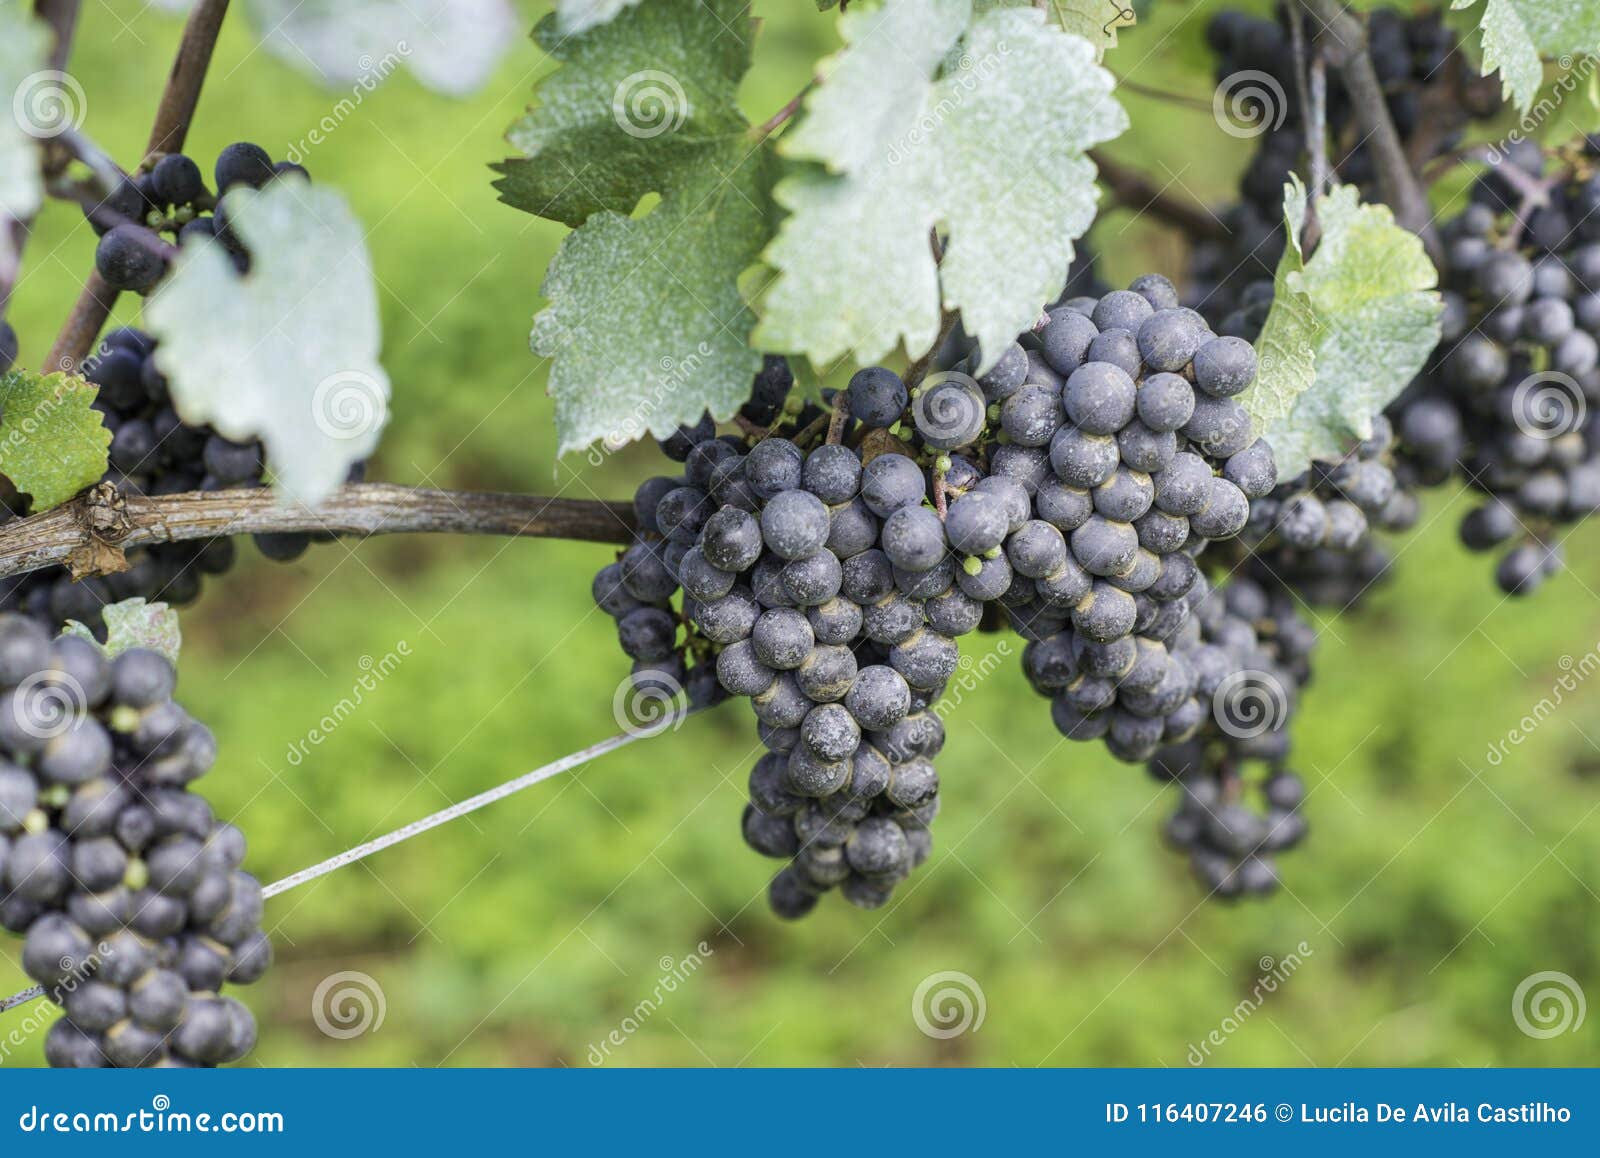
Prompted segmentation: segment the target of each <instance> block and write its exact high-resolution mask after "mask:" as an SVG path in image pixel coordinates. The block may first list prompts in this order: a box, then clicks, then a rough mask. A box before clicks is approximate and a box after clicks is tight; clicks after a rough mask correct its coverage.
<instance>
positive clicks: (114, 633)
mask: <svg viewBox="0 0 1600 1158" xmlns="http://www.w3.org/2000/svg"><path fill="white" fill-rule="evenodd" d="M100 618H101V619H103V620H105V624H106V641H105V642H104V643H101V642H100V641H99V640H97V639H96V638H95V637H94V632H92V631H90V630H89V629H88V628H87V627H85V626H84V625H83V624H81V623H79V622H78V621H77V620H76V619H69V620H67V623H66V626H65V627H64V628H63V629H62V631H61V634H62V635H76V636H78V637H79V638H82V639H87V640H88V641H89V642H90V643H92V644H94V645H95V646H96V647H98V648H99V649H100V650H101V651H103V652H105V654H106V656H107V657H108V658H111V659H115V658H116V657H117V656H119V655H121V654H122V653H123V652H125V651H130V650H132V649H133V648H136V647H143V648H148V649H150V650H151V651H158V652H160V653H161V654H162V655H164V656H166V657H167V659H169V660H171V661H172V662H173V663H174V664H176V663H177V662H178V652H179V651H180V650H182V648H183V631H182V630H181V629H180V628H179V626H178V613H177V612H176V611H174V610H173V609H172V608H170V607H168V606H167V605H166V604H165V603H147V602H145V601H144V600H143V599H124V600H123V601H122V602H120V603H110V604H107V605H106V606H105V607H103V608H101V609H100Z"/></svg>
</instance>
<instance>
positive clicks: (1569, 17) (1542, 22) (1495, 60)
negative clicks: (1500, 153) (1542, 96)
mask: <svg viewBox="0 0 1600 1158" xmlns="http://www.w3.org/2000/svg"><path fill="white" fill-rule="evenodd" d="M1476 3H1478V0H1452V2H1451V5H1450V7H1451V8H1452V9H1463V8H1470V7H1472V6H1473V5H1474V4H1476ZM1479 30H1480V32H1481V33H1482V42H1483V75H1485V76H1488V75H1489V74H1490V73H1491V72H1494V71H1495V70H1497V69H1498V70H1499V72H1500V83H1501V87H1502V89H1503V90H1504V92H1505V96H1506V99H1507V100H1509V101H1511V102H1512V103H1513V104H1515V105H1516V107H1517V110H1518V111H1519V112H1522V113H1526V112H1527V111H1528V110H1529V109H1531V108H1532V107H1533V102H1534V99H1535V98H1536V97H1537V96H1538V95H1539V86H1540V85H1542V84H1543V83H1544V64H1543V63H1542V61H1541V57H1558V58H1561V60H1562V67H1563V68H1571V67H1572V59H1571V58H1572V57H1574V56H1578V55H1590V54H1593V53H1595V52H1596V51H1597V50H1600V4H1595V3H1594V2H1593V0H1485V3H1484V6H1483V15H1482V16H1481V17H1480V24H1479Z"/></svg>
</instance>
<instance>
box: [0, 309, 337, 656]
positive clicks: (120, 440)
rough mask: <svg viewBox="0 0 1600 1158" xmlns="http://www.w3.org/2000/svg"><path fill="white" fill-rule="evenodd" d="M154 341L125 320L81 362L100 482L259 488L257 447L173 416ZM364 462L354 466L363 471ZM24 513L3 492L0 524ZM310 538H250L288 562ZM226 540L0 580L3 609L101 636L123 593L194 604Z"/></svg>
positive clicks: (219, 563) (261, 469)
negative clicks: (105, 444) (105, 565)
mask: <svg viewBox="0 0 1600 1158" xmlns="http://www.w3.org/2000/svg"><path fill="white" fill-rule="evenodd" d="M155 349H156V342H155V340H154V339H153V338H151V337H150V336H149V335H148V334H146V333H144V332H142V331H140V330H136V329H133V328H131V327H124V328H122V329H117V330H113V331H111V332H110V333H108V334H107V335H106V337H105V339H104V341H103V342H102V343H101V345H100V347H99V349H98V350H97V351H96V352H95V354H94V355H93V356H92V357H91V358H89V359H88V360H87V362H86V364H85V367H84V376H85V377H86V378H87V379H88V380H89V381H90V382H92V383H93V384H94V385H95V386H96V387H98V392H97V394H96V397H95V402H94V409H95V410H96V411H98V412H99V414H100V416H101V421H102V423H103V424H104V425H105V426H106V427H107V428H108V429H109V430H110V431H111V447H110V452H109V466H108V468H107V470H106V473H105V475H104V476H103V480H102V481H104V482H109V483H112V484H113V485H115V486H116V487H117V489H118V490H120V491H122V492H124V493H130V494H144V495H168V494H180V493H182V492H185V491H210V490H222V489H227V488H232V487H258V486H263V485H265V474H266V463H265V462H264V460H263V456H262V450H261V445H260V444H259V443H256V442H250V443H239V442H233V441H230V440H229V439H226V438H224V437H223V436H222V435H220V434H218V433H216V431H214V430H212V429H211V428H210V427H209V426H191V425H189V424H187V423H185V422H184V421H183V420H182V419H181V418H179V417H178V413H177V411H176V410H174V409H173V406H172V401H171V398H170V397H169V396H168V393H167V381H166V378H165V377H163V375H162V373H161V371H160V369H159V368H158V367H157V366H156V361H155V357H154V354H155ZM360 474H361V468H360V467H357V468H356V469H355V470H354V471H352V472H351V479H352V480H354V479H356V478H359V477H360ZM25 513H26V512H25V511H24V510H23V509H22V506H21V503H20V500H19V499H18V498H17V497H16V496H15V495H14V494H13V495H9V496H8V495H5V494H0V522H5V521H8V520H9V518H11V517H16V516H20V515H22V514H25ZM312 538H313V536H311V535H309V534H300V533H286V534H264V535H255V536H253V539H254V541H255V544H256V546H257V548H258V549H259V550H260V551H261V553H262V554H263V555H265V556H266V557H267V558H269V559H273V560H275V561H278V562H290V561H292V560H294V559H297V558H299V556H300V555H301V554H303V553H304V551H305V549H306V546H307V544H308V543H309V542H310V541H311V539H312ZM234 558H235V548H234V543H233V540H232V539H226V538H223V539H209V540H200V541H190V542H181V543H159V544H156V545H154V546H150V547H145V548H140V549H138V550H134V551H130V552H128V564H129V566H128V569H127V570H125V571H120V572H117V573H115V574H111V575H104V576H89V577H86V578H83V579H77V580H74V579H73V578H72V576H71V575H70V574H68V572H67V570H66V569H65V568H62V567H49V568H45V569H43V570H40V571H34V572H31V573H29V574H26V575H21V576H14V577H11V578H8V579H3V580H0V611H20V612H23V613H25V614H28V615H31V616H33V617H34V618H35V619H37V620H38V621H39V622H40V623H41V624H43V625H45V626H46V627H47V628H50V629H51V630H55V629H58V628H60V627H61V626H62V625H63V624H65V623H66V622H67V620H69V619H70V620H76V621H78V622H79V623H82V624H84V625H85V626H86V627H88V628H90V629H91V630H92V631H94V632H95V633H96V634H97V635H100V634H103V632H104V624H103V622H102V621H101V616H100V612H101V609H102V608H103V607H104V606H105V605H106V604H108V603H116V602H119V601H121V600H123V599H132V598H136V597H137V598H144V599H149V600H162V601H164V602H166V603H170V604H173V605H174V606H183V605H185V604H188V603H192V602H193V601H194V600H195V599H197V598H198V597H199V595H200V587H201V581H202V579H203V577H204V576H206V575H220V574H222V573H224V572H226V571H227V570H228V569H229V568H230V567H232V566H233V562H234Z"/></svg>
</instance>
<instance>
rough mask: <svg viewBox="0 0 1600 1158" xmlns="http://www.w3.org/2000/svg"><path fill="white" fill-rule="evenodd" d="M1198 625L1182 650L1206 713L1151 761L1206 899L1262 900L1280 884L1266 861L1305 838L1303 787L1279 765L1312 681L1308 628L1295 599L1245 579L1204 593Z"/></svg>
mask: <svg viewBox="0 0 1600 1158" xmlns="http://www.w3.org/2000/svg"><path fill="white" fill-rule="evenodd" d="M1197 587H1200V588H1204V587H1205V580H1204V579H1202V580H1200V582H1199V583H1198V584H1197ZM1194 622H1195V623H1196V625H1197V626H1198V629H1199V630H1198V632H1197V633H1195V636H1196V637H1194V638H1191V639H1190V640H1189V641H1187V642H1186V644H1185V645H1184V647H1183V649H1182V651H1181V654H1184V655H1185V656H1186V657H1187V658H1188V660H1189V662H1190V663H1191V664H1192V665H1193V667H1194V668H1195V670H1196V671H1198V672H1199V673H1200V677H1199V680H1198V688H1197V690H1198V693H1199V697H1200V702H1201V703H1202V704H1203V705H1204V707H1205V711H1204V716H1203V719H1202V721H1201V724H1200V726H1199V727H1197V728H1196V729H1195V730H1194V732H1193V733H1192V734H1191V735H1190V736H1189V737H1188V738H1186V739H1184V740H1183V741H1181V742H1179V743H1175V744H1171V745H1168V746H1166V747H1163V748H1162V749H1161V750H1160V751H1158V752H1157V753H1156V754H1155V756H1154V757H1153V758H1152V759H1151V760H1150V761H1149V764H1148V768H1149V770H1150V773H1151V775H1153V776H1154V777H1155V778H1156V779H1158V780H1161V781H1175V782H1177V784H1178V785H1179V787H1180V789H1181V796H1180V801H1179V804H1178V807H1177V809H1176V811H1175V812H1174V813H1173V814H1172V816H1171V818H1170V819H1169V820H1168V822H1167V825H1166V828H1165V835H1166V837H1167V840H1168V842H1169V843H1170V844H1171V845H1172V846H1173V847H1174V848H1176V849H1177V850H1179V851H1181V852H1184V853H1186V854H1187V855H1188V856H1189V860H1190V865H1191V867H1192V868H1193V870H1194V872H1195V875H1196V876H1197V877H1198V878H1199V880H1200V881H1201V883H1202V884H1203V885H1204V886H1205V887H1206V888H1207V889H1208V890H1210V891H1211V892H1212V893H1213V894H1215V895H1217V896H1220V897H1225V898H1231V897H1238V896H1258V895H1262V894H1266V893H1270V892H1272V891H1273V890H1274V889H1275V888H1276V887H1277V883H1278V875H1277V867H1276V864H1275V862H1274V859H1273V856H1272V854H1275V853H1278V852H1282V851H1285V850H1287V849H1290V848H1293V847H1294V846H1296V845H1297V844H1298V843H1299V842H1300V840H1301V839H1302V838H1303V837H1304V836H1305V833H1306V822H1305V818H1304V816H1303V815H1302V814H1301V812H1300V803H1301V801H1302V799H1303V798H1304V795H1305V790H1304V787H1303V785H1302V784H1301V782H1300V779H1299V777H1298V776H1296V775H1295V774H1294V773H1293V772H1291V771H1289V770H1288V769H1287V767H1286V765H1287V761H1288V756H1289V732H1288V726H1289V722H1290V720H1291V718H1292V717H1293V714H1294V711H1295V707H1296V705H1297V703H1298V700H1299V696H1300V690H1301V688H1303V687H1304V686H1305V684H1306V682H1307V681H1308V680H1309V679H1310V675H1311V668H1310V656H1311V652H1312V649H1313V647H1314V646H1315V644H1316V632H1315V630H1313V629H1312V627H1311V625H1310V624H1308V623H1307V622H1305V620H1304V619H1302V618H1301V617H1300V616H1299V615H1298V613H1297V612H1296V610H1295V605H1294V601H1293V598H1292V597H1291V596H1289V595H1288V594H1286V593H1285V592H1283V591H1281V590H1277V591H1274V590H1273V589H1271V588H1270V587H1268V586H1266V585H1263V584H1259V583H1256V582H1254V581H1253V580H1251V579H1249V578H1247V577H1245V576H1242V575H1236V576H1233V577H1231V578H1230V579H1228V580H1227V582H1226V583H1225V584H1224V585H1223V586H1221V587H1219V588H1217V589H1215V590H1205V593H1204V594H1203V595H1202V596H1201V598H1199V599H1198V600H1197V601H1196V603H1195V616H1194ZM1256 770H1259V771H1258V772H1256V774H1255V775H1252V772H1253V771H1256ZM1253 797H1259V798H1260V800H1261V807H1260V808H1259V809H1258V810H1252V808H1251V807H1250V804H1249V801H1250V800H1251V799H1252V798H1253Z"/></svg>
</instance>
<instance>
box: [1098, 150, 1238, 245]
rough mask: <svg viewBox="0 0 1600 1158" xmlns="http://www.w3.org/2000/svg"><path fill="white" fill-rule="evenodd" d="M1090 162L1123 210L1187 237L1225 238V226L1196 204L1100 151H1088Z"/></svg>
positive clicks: (1217, 239)
mask: <svg viewBox="0 0 1600 1158" xmlns="http://www.w3.org/2000/svg"><path fill="white" fill-rule="evenodd" d="M1089 159H1090V160H1091V161H1093V162H1094V163H1095V167H1096V168H1098V169H1099V170H1100V180H1102V181H1104V182H1105V184H1106V188H1108V189H1110V190H1111V196H1112V197H1114V198H1115V199H1116V201H1117V204H1119V205H1121V206H1123V207H1124V208H1127V209H1136V210H1139V211H1140V212H1143V213H1148V214H1149V215H1150V216H1151V217H1155V218H1157V219H1159V220H1161V221H1165V222H1166V223H1167V224H1168V225H1172V226H1175V227H1176V228H1178V229H1181V230H1182V231H1183V232H1184V233H1186V234H1188V235H1189V236H1190V237H1195V238H1203V239H1205V240H1208V241H1221V240H1224V239H1225V238H1226V237H1227V236H1228V228H1227V226H1225V225H1224V224H1223V223H1222V222H1221V221H1218V220H1217V218H1216V216H1215V215H1214V214H1213V213H1212V212H1211V211H1210V210H1209V209H1207V208H1206V207H1205V206H1204V205H1201V204H1200V203H1199V202H1197V201H1190V200H1189V199H1188V198H1186V197H1183V196H1181V195H1179V194H1177V193H1174V192H1172V190H1171V189H1170V188H1163V187H1162V186H1160V185H1157V184H1156V183H1155V182H1154V181H1153V180H1151V179H1150V178H1149V177H1147V176H1145V175H1144V174H1143V173H1141V172H1139V171H1138V170H1137V169H1135V168H1133V167H1132V166H1130V165H1125V164H1123V163H1122V162H1121V161H1118V160H1116V159H1114V158H1112V157H1110V156H1108V155H1107V154H1106V153H1105V152H1104V151H1103V150H1101V149H1090V150H1089Z"/></svg>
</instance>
